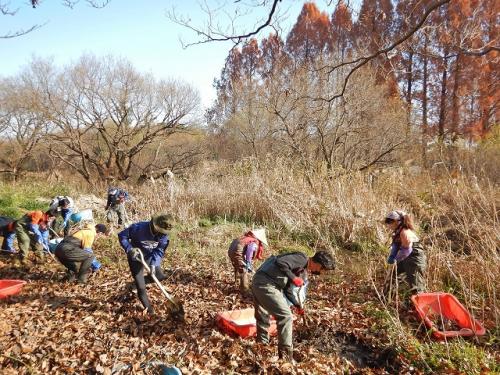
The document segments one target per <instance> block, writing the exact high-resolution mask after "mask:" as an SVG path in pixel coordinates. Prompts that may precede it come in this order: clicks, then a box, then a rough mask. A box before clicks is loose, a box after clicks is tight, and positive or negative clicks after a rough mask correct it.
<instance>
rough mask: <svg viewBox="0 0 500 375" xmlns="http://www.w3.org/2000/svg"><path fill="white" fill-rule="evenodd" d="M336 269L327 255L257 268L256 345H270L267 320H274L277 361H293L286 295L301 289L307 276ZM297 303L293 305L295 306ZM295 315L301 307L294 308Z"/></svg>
mask: <svg viewBox="0 0 500 375" xmlns="http://www.w3.org/2000/svg"><path fill="white" fill-rule="evenodd" d="M333 269H335V261H334V259H333V256H332V254H331V253H330V252H328V251H323V250H321V251H318V252H316V254H314V256H313V257H311V258H308V257H307V255H305V254H303V253H301V252H294V253H288V254H282V255H278V256H274V255H273V256H271V257H269V258H267V259H266V261H265V262H264V263H263V264H262V266H260V268H259V269H258V270H257V272H256V273H255V275H254V277H253V282H252V292H253V296H254V305H255V320H256V321H257V341H259V342H261V343H264V344H267V343H268V342H269V333H268V329H269V317H270V315H273V316H274V317H275V318H276V323H277V327H278V354H279V357H280V358H284V359H287V360H293V344H292V311H291V309H290V307H289V304H288V302H287V298H286V297H285V294H288V293H287V290H288V289H289V288H290V287H291V286H292V285H293V286H296V287H300V286H302V285H304V280H305V279H306V277H307V272H308V271H310V272H311V273H312V274H313V275H319V274H320V273H321V272H322V271H325V270H333ZM294 303H296V302H294ZM295 307H296V308H297V310H296V312H297V313H298V314H303V313H304V311H303V310H301V306H299V305H298V304H296V305H295Z"/></svg>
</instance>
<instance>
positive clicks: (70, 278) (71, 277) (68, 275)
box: [65, 271, 76, 283]
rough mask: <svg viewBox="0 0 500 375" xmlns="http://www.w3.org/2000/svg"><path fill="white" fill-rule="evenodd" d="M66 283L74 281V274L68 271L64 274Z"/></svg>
mask: <svg viewBox="0 0 500 375" xmlns="http://www.w3.org/2000/svg"><path fill="white" fill-rule="evenodd" d="M65 280H66V281H67V282H68V283H72V282H73V281H75V280H76V274H75V273H74V272H73V271H68V272H67V273H66V279H65Z"/></svg>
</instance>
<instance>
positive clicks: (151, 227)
mask: <svg viewBox="0 0 500 375" xmlns="http://www.w3.org/2000/svg"><path fill="white" fill-rule="evenodd" d="M170 229H172V216H171V215H166V214H161V215H157V216H153V217H152V218H151V220H150V221H141V222H138V223H135V224H132V225H130V226H129V227H128V228H126V229H124V230H123V231H121V232H120V233H118V239H119V240H120V245H121V247H122V248H123V249H124V250H125V253H126V254H127V260H128V265H129V268H130V272H131V273H132V277H133V278H134V282H135V286H136V288H137V295H138V297H139V300H140V301H141V303H142V305H143V306H144V308H145V309H147V310H148V313H150V314H152V313H153V311H154V310H153V308H152V306H151V303H150V302H149V298H148V295H147V293H146V284H149V283H152V282H153V278H152V277H151V276H150V275H147V276H144V266H143V264H142V262H141V254H140V253H142V256H143V257H144V261H145V262H146V264H148V266H149V268H150V270H151V273H153V274H154V275H155V276H156V278H157V279H158V281H161V280H164V279H165V275H164V274H163V272H162V270H161V268H160V266H161V261H162V259H163V256H164V255H165V250H166V249H167V247H168V244H169V242H170V240H169V237H168V231H169V230H170Z"/></svg>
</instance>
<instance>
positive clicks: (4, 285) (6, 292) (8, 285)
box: [0, 280, 26, 298]
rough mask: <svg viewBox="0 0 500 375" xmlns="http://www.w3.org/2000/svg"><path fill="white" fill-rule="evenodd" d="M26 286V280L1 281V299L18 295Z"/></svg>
mask: <svg viewBox="0 0 500 375" xmlns="http://www.w3.org/2000/svg"><path fill="white" fill-rule="evenodd" d="M24 284H26V281H24V280H0V298H6V297H8V296H12V295H14V294H17V293H19V292H20V291H21V289H22V288H23V285H24Z"/></svg>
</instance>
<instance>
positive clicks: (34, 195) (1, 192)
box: [0, 183, 69, 219]
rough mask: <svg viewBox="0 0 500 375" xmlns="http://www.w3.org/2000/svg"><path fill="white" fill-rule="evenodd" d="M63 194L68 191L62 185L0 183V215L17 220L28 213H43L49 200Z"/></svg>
mask: <svg viewBox="0 0 500 375" xmlns="http://www.w3.org/2000/svg"><path fill="white" fill-rule="evenodd" d="M65 194H66V195H67V194H69V189H68V188H67V187H64V186H62V185H55V186H49V185H47V184H41V183H33V184H18V185H10V184H6V183H0V215H2V216H9V217H13V218H15V219H17V218H19V217H21V216H22V215H24V214H25V213H26V212H28V211H35V210H41V211H45V210H47V209H48V207H49V200H50V198H52V197H54V196H56V195H65Z"/></svg>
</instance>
